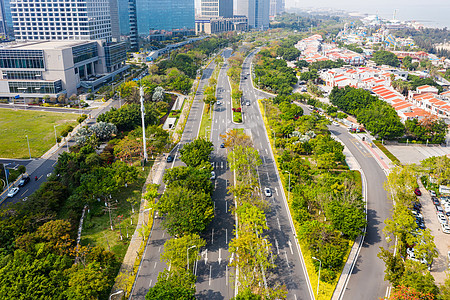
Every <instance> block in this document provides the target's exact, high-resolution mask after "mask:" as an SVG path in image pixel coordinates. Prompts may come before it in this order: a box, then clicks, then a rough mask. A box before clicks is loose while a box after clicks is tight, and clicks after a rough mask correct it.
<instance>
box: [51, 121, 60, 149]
mask: <svg viewBox="0 0 450 300" xmlns="http://www.w3.org/2000/svg"><path fill="white" fill-rule="evenodd" d="M59 125H61V124H58V125H53V129H54V130H55V143H56V144H58V138H57V137H56V127H57V126H59Z"/></svg>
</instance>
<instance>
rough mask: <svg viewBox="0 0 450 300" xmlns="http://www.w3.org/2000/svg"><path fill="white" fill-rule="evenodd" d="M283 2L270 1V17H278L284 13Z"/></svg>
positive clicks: (281, 0) (278, 0) (280, 0)
mask: <svg viewBox="0 0 450 300" xmlns="http://www.w3.org/2000/svg"><path fill="white" fill-rule="evenodd" d="M284 8H285V2H284V0H270V12H269V15H270V16H271V17H275V16H278V15H280V14H282V13H284Z"/></svg>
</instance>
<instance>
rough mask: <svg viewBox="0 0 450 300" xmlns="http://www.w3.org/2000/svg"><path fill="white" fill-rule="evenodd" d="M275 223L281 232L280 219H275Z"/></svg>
mask: <svg viewBox="0 0 450 300" xmlns="http://www.w3.org/2000/svg"><path fill="white" fill-rule="evenodd" d="M277 222H278V229H279V230H281V225H280V219H278V217H277Z"/></svg>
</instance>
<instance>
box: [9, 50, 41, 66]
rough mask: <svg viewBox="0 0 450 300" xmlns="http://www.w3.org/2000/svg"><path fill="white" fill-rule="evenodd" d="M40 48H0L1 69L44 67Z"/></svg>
mask: <svg viewBox="0 0 450 300" xmlns="http://www.w3.org/2000/svg"><path fill="white" fill-rule="evenodd" d="M44 67H45V64H44V51H42V50H13V49H11V50H9V49H8V50H3V49H0V68H2V69H44Z"/></svg>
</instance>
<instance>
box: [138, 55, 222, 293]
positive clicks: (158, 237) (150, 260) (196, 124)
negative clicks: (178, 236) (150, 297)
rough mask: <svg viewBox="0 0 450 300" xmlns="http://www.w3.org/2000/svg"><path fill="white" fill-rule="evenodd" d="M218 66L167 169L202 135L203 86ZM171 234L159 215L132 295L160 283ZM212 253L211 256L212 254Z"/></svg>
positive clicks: (200, 94)
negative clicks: (165, 228) (181, 151)
mask: <svg viewBox="0 0 450 300" xmlns="http://www.w3.org/2000/svg"><path fill="white" fill-rule="evenodd" d="M214 68H215V63H214V62H212V63H211V64H210V65H209V66H208V67H207V68H205V69H204V70H203V75H202V77H201V80H200V82H199V86H198V90H197V94H196V95H195V97H194V102H193V103H192V107H191V109H190V113H189V116H188V118H187V121H186V125H185V128H184V132H183V135H182V137H181V141H180V143H179V144H178V145H177V147H176V148H175V149H173V151H172V153H171V155H173V156H174V161H173V162H172V163H167V164H166V167H165V168H166V169H169V168H173V167H178V166H182V165H184V164H183V163H182V162H181V161H180V160H179V158H178V151H179V149H180V148H181V147H182V146H183V145H184V144H186V143H189V142H191V141H192V140H194V139H195V138H196V137H197V135H198V131H199V128H200V122H201V117H202V112H203V107H204V102H203V101H202V99H203V89H204V88H205V86H206V85H207V84H208V80H209V79H210V78H211V75H212V72H213V70H214ZM164 189H165V186H164V184H163V183H161V186H160V190H159V193H163V192H164ZM216 237H217V236H216ZM169 238H170V236H168V235H167V233H166V232H165V230H163V229H162V228H161V222H160V219H155V220H154V223H153V228H152V232H151V235H150V238H149V240H148V242H147V245H146V248H145V250H144V255H143V258H142V260H141V264H140V267H139V270H138V274H137V276H136V281H135V284H134V286H133V290H132V295H131V299H144V298H145V295H146V294H147V292H148V290H149V289H150V287H152V286H154V285H155V284H156V282H157V280H158V274H159V273H160V272H162V271H163V270H164V269H166V268H167V266H166V264H165V263H164V262H163V261H161V260H160V255H161V253H162V252H163V251H164V243H165V242H166V241H167V239H169ZM208 256H209V257H211V256H210V255H209V254H208ZM199 269H200V270H199ZM196 273H197V275H199V276H200V274H203V269H202V265H201V263H199V264H197V272H196Z"/></svg>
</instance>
